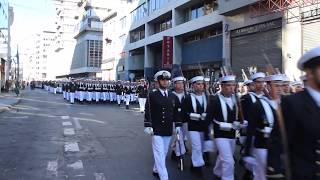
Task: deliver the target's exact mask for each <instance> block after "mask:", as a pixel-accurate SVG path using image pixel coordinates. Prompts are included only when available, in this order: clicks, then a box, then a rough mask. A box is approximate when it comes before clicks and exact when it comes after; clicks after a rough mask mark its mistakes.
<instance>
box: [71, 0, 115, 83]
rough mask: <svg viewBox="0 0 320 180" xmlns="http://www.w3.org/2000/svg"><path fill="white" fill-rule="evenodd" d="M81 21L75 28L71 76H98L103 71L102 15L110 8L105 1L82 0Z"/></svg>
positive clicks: (79, 4) (80, 6) (80, 8)
mask: <svg viewBox="0 0 320 180" xmlns="http://www.w3.org/2000/svg"><path fill="white" fill-rule="evenodd" d="M78 6H79V12H81V13H80V14H81V15H79V20H80V21H79V23H78V24H77V26H76V28H75V37H74V38H75V39H76V40H77V43H76V47H75V50H74V55H73V59H72V64H71V72H70V75H69V76H70V77H88V78H96V77H97V76H96V75H97V73H100V72H101V62H102V41H103V40H102V32H103V23H102V21H101V17H102V16H104V14H106V13H108V11H110V9H108V8H107V6H108V4H107V3H106V2H105V1H99V0H82V1H81V2H80V3H78Z"/></svg>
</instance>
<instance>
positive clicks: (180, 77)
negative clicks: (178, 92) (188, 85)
mask: <svg viewBox="0 0 320 180" xmlns="http://www.w3.org/2000/svg"><path fill="white" fill-rule="evenodd" d="M177 81H186V78H184V77H183V76H177V77H175V78H173V79H172V82H174V83H175V82H177Z"/></svg>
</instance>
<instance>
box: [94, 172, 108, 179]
mask: <svg viewBox="0 0 320 180" xmlns="http://www.w3.org/2000/svg"><path fill="white" fill-rule="evenodd" d="M94 177H95V180H106V177H105V176H104V174H103V173H94Z"/></svg>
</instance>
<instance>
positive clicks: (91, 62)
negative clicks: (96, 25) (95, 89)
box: [88, 40, 102, 67]
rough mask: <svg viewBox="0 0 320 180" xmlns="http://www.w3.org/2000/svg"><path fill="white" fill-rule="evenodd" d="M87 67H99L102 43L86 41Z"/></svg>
mask: <svg viewBox="0 0 320 180" xmlns="http://www.w3.org/2000/svg"><path fill="white" fill-rule="evenodd" d="M88 45H89V48H88V51H89V53H88V54H89V58H88V66H89V67H101V61H102V41H98V40H88Z"/></svg>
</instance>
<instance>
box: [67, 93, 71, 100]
mask: <svg viewBox="0 0 320 180" xmlns="http://www.w3.org/2000/svg"><path fill="white" fill-rule="evenodd" d="M67 100H68V101H69V100H70V93H69V92H67Z"/></svg>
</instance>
